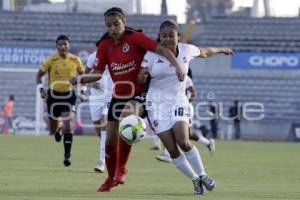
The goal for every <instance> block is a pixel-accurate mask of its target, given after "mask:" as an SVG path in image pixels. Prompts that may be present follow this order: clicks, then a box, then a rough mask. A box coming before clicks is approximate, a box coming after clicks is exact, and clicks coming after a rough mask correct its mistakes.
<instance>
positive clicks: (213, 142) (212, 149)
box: [207, 138, 216, 155]
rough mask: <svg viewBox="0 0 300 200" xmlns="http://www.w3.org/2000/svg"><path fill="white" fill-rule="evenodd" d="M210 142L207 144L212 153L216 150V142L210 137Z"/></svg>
mask: <svg viewBox="0 0 300 200" xmlns="http://www.w3.org/2000/svg"><path fill="white" fill-rule="evenodd" d="M209 141H210V143H209V145H207V148H208V151H209V152H210V154H211V155H213V153H214V152H215V151H216V144H215V140H214V139H212V138H211V139H209Z"/></svg>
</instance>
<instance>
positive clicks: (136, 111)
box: [114, 100, 144, 184]
mask: <svg viewBox="0 0 300 200" xmlns="http://www.w3.org/2000/svg"><path fill="white" fill-rule="evenodd" d="M143 112H144V108H143V104H142V103H140V102H138V101H136V100H130V101H128V102H127V103H126V105H125V106H124V108H123V110H122V113H121V115H120V119H123V118H125V117H127V116H129V115H138V116H142V114H143ZM131 147H132V145H129V144H127V143H126V142H125V141H124V140H122V139H120V140H119V151H118V162H117V169H116V174H115V177H114V180H115V181H116V182H118V183H120V184H123V183H124V182H125V181H126V174H127V162H128V159H129V155H130V152H131Z"/></svg>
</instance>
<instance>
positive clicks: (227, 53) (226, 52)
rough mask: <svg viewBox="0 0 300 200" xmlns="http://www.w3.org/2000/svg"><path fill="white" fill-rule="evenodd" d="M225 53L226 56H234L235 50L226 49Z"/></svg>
mask: <svg viewBox="0 0 300 200" xmlns="http://www.w3.org/2000/svg"><path fill="white" fill-rule="evenodd" d="M223 53H224V54H225V55H232V54H233V50H232V49H231V48H224V49H223Z"/></svg>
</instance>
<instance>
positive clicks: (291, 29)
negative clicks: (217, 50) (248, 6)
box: [191, 16, 300, 52]
mask: <svg viewBox="0 0 300 200" xmlns="http://www.w3.org/2000/svg"><path fill="white" fill-rule="evenodd" d="M299 25H300V18H274V17H267V18H249V17H224V16H223V17H222V18H221V17H216V18H211V19H209V20H208V21H207V23H205V24H201V26H202V29H203V30H204V31H203V32H202V33H201V36H200V37H199V35H197V36H196V37H194V38H191V41H193V43H195V44H198V45H200V46H227V47H231V48H234V49H235V50H237V51H272V52H276V51H278V52H297V51H299V50H300V41H299V30H300V28H299V27H300V26H299Z"/></svg>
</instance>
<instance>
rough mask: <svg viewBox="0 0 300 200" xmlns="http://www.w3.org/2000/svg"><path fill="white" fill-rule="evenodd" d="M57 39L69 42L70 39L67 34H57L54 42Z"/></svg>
mask: <svg viewBox="0 0 300 200" xmlns="http://www.w3.org/2000/svg"><path fill="white" fill-rule="evenodd" d="M59 40H67V41H68V42H69V43H70V39H69V38H68V36H66V35H59V36H58V37H57V38H56V44H57V43H58V41H59Z"/></svg>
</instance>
